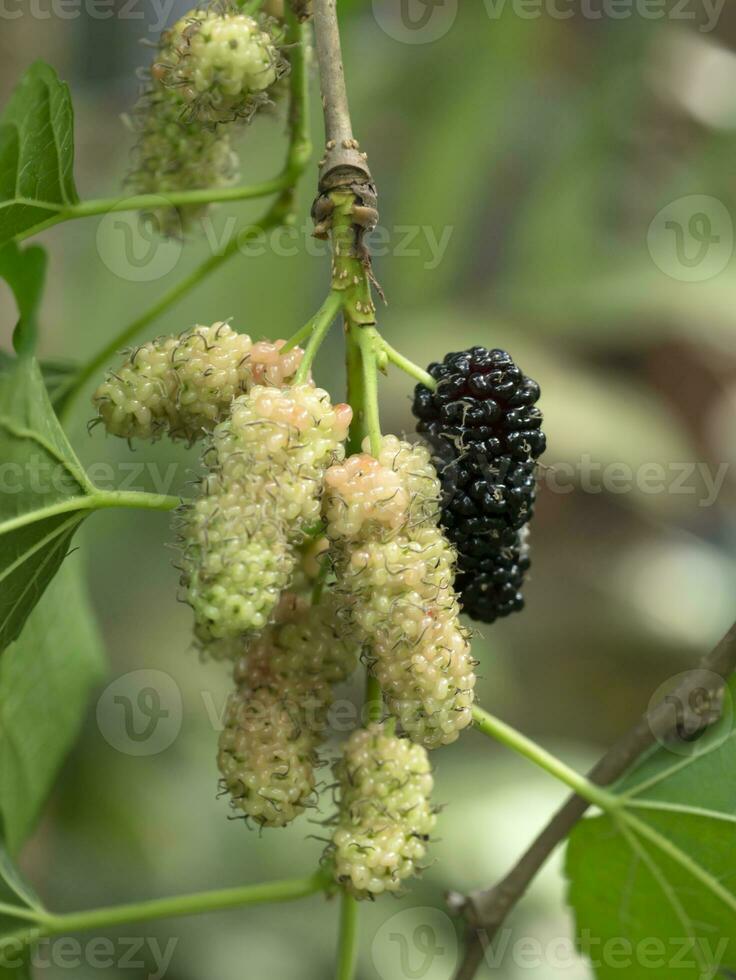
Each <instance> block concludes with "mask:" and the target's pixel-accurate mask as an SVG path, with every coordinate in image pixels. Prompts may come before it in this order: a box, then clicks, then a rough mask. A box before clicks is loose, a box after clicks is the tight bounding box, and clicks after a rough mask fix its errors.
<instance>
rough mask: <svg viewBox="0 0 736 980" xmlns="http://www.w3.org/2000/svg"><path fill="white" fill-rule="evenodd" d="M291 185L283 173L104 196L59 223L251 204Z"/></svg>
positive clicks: (70, 210)
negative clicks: (239, 182)
mask: <svg viewBox="0 0 736 980" xmlns="http://www.w3.org/2000/svg"><path fill="white" fill-rule="evenodd" d="M290 183H291V174H290V173H289V172H288V171H286V170H284V171H282V172H281V173H280V174H279V175H278V177H273V178H271V180H264V181H262V182H261V183H260V184H247V185H244V186H242V187H212V188H207V187H205V188H202V189H201V190H194V191H179V192H178V193H176V194H169V193H166V194H136V195H134V196H133V197H104V198H97V199H94V200H90V201H80V202H79V204H73V205H71V207H67V208H65V209H64V210H63V211H60V213H59V216H58V219H57V220H58V221H71V220H74V219H75V218H90V217H94V216H95V215H97V214H110V213H112V212H120V211H154V210H156V209H157V208H160V207H161V205H162V203H165V204H166V205H167V206H170V207H187V206H189V205H197V204H200V205H201V204H224V203H227V202H234V201H250V200H254V199H255V198H258V197H268V196H269V194H277V193H278V192H279V191H282V190H284V189H285V188H286V187H288V186H289V184H290Z"/></svg>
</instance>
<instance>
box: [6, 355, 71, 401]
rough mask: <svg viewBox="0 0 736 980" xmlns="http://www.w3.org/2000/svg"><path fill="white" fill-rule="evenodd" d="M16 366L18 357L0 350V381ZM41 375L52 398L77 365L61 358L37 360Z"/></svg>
mask: <svg viewBox="0 0 736 980" xmlns="http://www.w3.org/2000/svg"><path fill="white" fill-rule="evenodd" d="M17 366H18V359H17V358H16V357H13V356H12V354H8V353H7V352H6V351H2V350H0V383H2V378H3V377H4V376H6V375H9V374H12V373H13V371H15V369H16V368H17ZM39 367H40V368H41V376H42V378H43V381H44V384H45V385H46V391H47V392H48V393H49V397H50V398H51V399H52V400H53V398H54V395H55V394H56V392H57V391H58V390H59V389H60V388H61V387H62V386H63V385H64V384H65V383H66V382H67V381H68V380H69V379H70V378H71V377H73V376H74V375H75V374H76V373H77V371H78V370H79V365H78V364H75V363H74V361H64V360H61V359H52V358H47V359H44V360H43V361H39Z"/></svg>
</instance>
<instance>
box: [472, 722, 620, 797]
mask: <svg viewBox="0 0 736 980" xmlns="http://www.w3.org/2000/svg"><path fill="white" fill-rule="evenodd" d="M473 724H474V725H475V727H476V728H477V729H478V730H479V731H481V732H483V734H484V735H488V736H489V738H495V739H496V740H497V741H499V742H501V743H502V744H503V745H506V746H508V747H509V748H510V749H513V750H514V751H515V752H518V753H519V754H520V755H523V756H525V758H527V759H529V761H530V762H533V763H534V764H535V765H537V766H539V767H540V768H542V769H544V770H545V771H546V772H548V773H550V775H552V776H554V777H555V779H559V780H560V781H561V782H563V783H565V784H566V785H567V786H569V787H570V789H572V790H574V792H576V793H577V794H578V796H581V797H582V798H583V799H584V800H587V801H588V802H589V803H592V804H594V805H595V806H599V807H601V809H603V810H613V809H616V808H617V807H618V806H620V803H619V800H618V798H617V797H615V796H614V795H613V794H612V793H607V792H606V791H605V790H603V789H601V788H600V787H599V786H596V785H595V784H594V783H591V782H590V780H588V779H586V778H585V776H582V775H581V774H580V773H578V772H576V771H575V770H574V769H571V768H570V767H569V766H568V765H566V763H564V762H563V761H562V760H561V759H558V758H557V757H556V756H554V755H552V754H551V753H550V752H547V750H546V749H543V748H542V746H541V745H537V743H536V742H533V741H532V740H531V739H530V738H527V736H526V735H523V734H522V733H521V732H519V731H517V730H516V729H515V728H512V727H511V726H510V725H507V724H506V723H505V722H503V721H501V720H500V718H496V717H494V715H491V714H489V713H488V712H487V711H484V710H483V709H482V708H479V707H478V706H477V705H475V707H474V708H473Z"/></svg>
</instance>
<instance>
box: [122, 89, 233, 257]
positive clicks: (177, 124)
mask: <svg viewBox="0 0 736 980" xmlns="http://www.w3.org/2000/svg"><path fill="white" fill-rule="evenodd" d="M185 110H186V104H185V103H184V102H183V101H182V100H181V99H180V98H177V97H174V96H172V94H171V93H170V92H169V91H167V90H165V89H163V88H161V87H160V86H159V85H156V84H152V85H151V86H149V88H148V89H147V90H146V91H145V92H144V94H143V95H142V96H141V97H140V99H139V101H138V104H137V106H136V108H135V111H134V112H133V115H132V119H131V120H130V122H129V125H130V127H131V128H132V130H133V132H134V134H135V135H136V143H135V146H134V147H133V152H132V167H131V170H130V173H129V174H128V177H127V178H126V181H125V184H126V187H127V188H128V190H129V191H130V192H131V193H133V194H156V195H158V196H160V197H161V198H162V199H164V200H165V199H166V197H167V196H168V195H169V194H177V193H179V192H181V191H192V190H204V189H217V188H223V187H231V186H233V185H234V184H236V183H237V181H238V178H239V161H238V156H237V154H236V153H235V151H234V149H233V146H232V143H231V140H230V136H229V134H228V133H226V132H222V131H221V130H218V129H216V128H213V127H204V126H202V125H201V124H199V123H198V122H193V121H192V120H190V119H188V118H187V117H186V115H185ZM208 210H209V205H208V204H201V205H199V204H196V205H191V204H189V205H187V206H186V207H178V206H166V205H165V204H163V203H162V206H161V207H159V208H156V209H155V210H153V211H150V212H147V213H148V215H149V216H150V217H152V218H153V219H154V221H155V222H156V226H157V229H156V230H157V231H159V232H160V233H161V234H163V235H165V236H166V237H169V238H180V237H182V234H183V232H185V231H186V229H187V228H188V227H189V225H190V224H191V223H192V222H193V221H195V220H197V219H198V218H201V217H202V216H203V215H205V214H206V213H207V211H208Z"/></svg>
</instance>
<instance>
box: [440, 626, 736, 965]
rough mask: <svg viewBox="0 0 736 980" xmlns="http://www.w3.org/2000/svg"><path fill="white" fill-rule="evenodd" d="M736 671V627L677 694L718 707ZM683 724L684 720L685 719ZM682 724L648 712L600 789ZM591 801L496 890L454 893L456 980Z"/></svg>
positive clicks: (560, 821)
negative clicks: (458, 918) (463, 928)
mask: <svg viewBox="0 0 736 980" xmlns="http://www.w3.org/2000/svg"><path fill="white" fill-rule="evenodd" d="M734 670H736V623H734V625H733V626H732V627H731V629H730V630H729V631H728V633H727V634H726V635H725V636H724V637H723V639H722V640H721V642H720V643H719V644H718V645H717V646H716V647H715V648H714V649H713V650H712V651H711V652H710V653H708V654H707V655H706V656H705V657H703V659H702V660H701V662H700V664H699V665H698V668H697V669H696V670H693V671H690V672H688V674H687V676H686V677H685V679H684V680H683V682H682V683H681V684H680V685H679V686H678V687H677V688H676V689H675V691H674V692H673V696H674V697H675V698H677V699H679V700H680V701H681V703H682V704H684V705H686V706H689V708H688V710H690V711H691V712H693V713H695V714H698V712H699V710H700V709H701V708H703V706H705V708H706V709H708V708H709V706H710V705H712V704H713V701H714V700H715V699H717V697H718V695H719V694H720V693H721V692H722V690H723V687H724V685H725V683H726V681H727V679H728V677H729V676H730V675H731V674H732V673H733V672H734ZM696 689H697V690H698V691H699V692H700V691H702V690H703V689H705V691H706V692H707V694H708V695H710V697H706V698H705V699H702V698H701V699H698V701H697V705H695V704H693V703H692V702H691V697H690V696H691V695H692V694H693V693H694V692H695V690H696ZM718 717H720V706H719V708H718V711H717V713H716V715H715V716H714V715H713V714H712V713H710V714H709V715H708V716H707V717H702V716H699V718H698V719H696V721H699V722H700V724H701V725H702V723H703V722H705V723H707V724H709V725H710V724H713V723H714V722H715V721H717V720H718ZM679 723H680V724H681V723H682V719H679ZM677 725H678V721H677V720H673V718H672V711H671V707H670V705H669V704H668V703H667V701H661V702H660V703H658V704H657V705H656V706H655V707H654V708H653V709H652V710H651V711H648V712H647V713H646V714H645V715H643V717H642V718H641V720H640V721H639V722H638V724H637V725H636V726H635V727H634V728H632V729H631V731H630V732H628V733H627V734H626V735H624V736H623V738H621V739H620V740H619V741H618V742H616V743H615V744H614V745H613V746H612V747H611V748H610V749H609V750H608V752H606V754H605V755H604V756H603V757H602V758H601V759H600V760H599V762H597V763H596V765H595V766H594V767H593V769H591V771H590V772H589V774H588V778H589V779H590V780H591V781H592V782H594V783H596V784H597V785H599V786H608V785H610V784H611V783H614V782H615V781H616V780H617V779H618V778H619V777H620V776H622V775H623V774H624V773H625V772H626V771H627V770H628V769H629V768H630V767H631V766H632V765H633V763H634V762H636V760H637V759H638V758H639V757H640V756H641V755H643V753H644V752H646V751H647V749H649V748H651V746H652V745H653V744H654V743H655V741H656V740H657V738H659V739H662V738H667V736H668V735H671V734H674V732H675V729H676V727H677ZM589 805H590V804H589V803H588V802H587V801H586V800H583V799H582V798H581V797H579V796H577V795H575V794H573V795H572V796H570V798H569V799H568V800H567V802H566V803H565V804H564V805H563V806H562V808H561V809H560V810H558V811H557V813H556V814H555V815H554V816H553V817H552V819H551V820H550V822H549V823H548V824H547V826H546V827H545V828H544V830H542V832H541V833H540V834H539V836H538V837H537V838H536V839H535V840H534V841H533V843H532V844H531V845H530V846H529V848H528V849H527V851H526V852H525V853H524V854H523V855H522V857H521V858H520V859H519V861H518V862H517V863H516V864H515V865H514V867H513V868H512V869H511V871H510V872H509V873H508V874H507V875H506V876H505V877H504V878H502V879H501V881H499V882H498V883H497V884H496V885H494V886H493V887H492V888H487V889H480V890H478V891H474V892H471V893H470V894H469V895H467V896H466V895H460V894H458V893H455V892H451V893H450V894H449V895H448V904H449V906H450V908H451V910H452V911H454V912H456V913H462V914H463V915H464V916H465V918H466V920H467V922H468V930H467V936H466V946H465V955H464V958H463V961H462V963H461V965H460V967H459V968H458V970H457V973H456V974H455V980H472V978H473V977H474V976H475V974H476V971H477V970H478V967H479V966H480V964H481V962H482V960H483V954H484V951H485V949H486V948H487V947H488V945H489V944H490V943H491V942H492V941H493V938H494V937H495V935H496V934H497V932H498V930H499V929H500V928H501V926H502V925H503V923H504V922H505V921H506V918H507V916H508V915H509V913H510V912H511V910H512V909H513V908H514V906H515V905H516V903H517V902H518V901H519V900H520V899H521V898H522V896H523V895H524V893H525V892H526V890H527V888H528V887H529V885H530V883H531V882H532V880H533V879H534V877H535V876H536V874H537V872H538V871H539V870H540V869H541V867H542V866H543V865H544V863H545V862H546V860H547V858H548V857H549V856H550V854H551V853H552V851H554V849H555V848H556V847H557V845H558V844H559V843H561V842H562V841H563V840H564V839H565V838H566V837H567V836H568V834H569V833H570V832H571V831H572V829H573V827H574V826H575V824H576V823H577V822H578V820H580V818H581V817H582V816H583V814H584V813H585V812H586V810H587V809H588V807H589Z"/></svg>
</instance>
